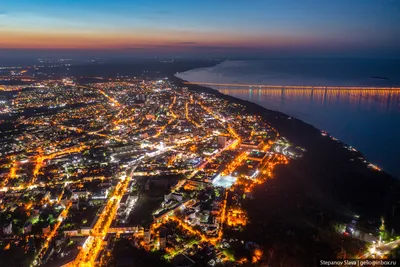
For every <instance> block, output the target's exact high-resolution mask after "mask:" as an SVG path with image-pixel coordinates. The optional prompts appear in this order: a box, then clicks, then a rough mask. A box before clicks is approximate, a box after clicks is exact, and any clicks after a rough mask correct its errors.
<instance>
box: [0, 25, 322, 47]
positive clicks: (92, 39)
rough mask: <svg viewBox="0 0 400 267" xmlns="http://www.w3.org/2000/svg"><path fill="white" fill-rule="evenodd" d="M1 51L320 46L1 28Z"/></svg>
mask: <svg viewBox="0 0 400 267" xmlns="http://www.w3.org/2000/svg"><path fill="white" fill-rule="evenodd" d="M0 35H1V36H2V37H3V38H1V39H0V48H3V49H4V48H5V49H10V48H12V49H133V50H134V49H135V48H136V49H143V48H145V49H162V50H165V49H167V50H174V49H175V50H182V49H183V50H190V49H196V48H198V47H205V48H209V49H213V48H216V47H217V48H218V47H226V48H228V49H229V48H234V49H236V48H254V49H258V48H259V49H262V48H277V47H279V48H282V47H283V48H284V47H288V46H294V45H296V46H304V45H309V44H312V43H319V41H318V40H314V39H313V38H305V37H291V36H276V34H272V35H268V36H261V37H260V36H256V35H247V34H237V33H225V32H219V31H213V32H210V31H208V32H206V31H183V30H159V29H140V30H133V31H130V30H128V29H126V30H118V29H116V30H115V31H104V30H101V29H98V30H70V29H53V28H49V29H34V30H26V29H7V28H5V29H0Z"/></svg>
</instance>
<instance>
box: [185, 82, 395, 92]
mask: <svg viewBox="0 0 400 267" xmlns="http://www.w3.org/2000/svg"><path fill="white" fill-rule="evenodd" d="M184 84H187V85H202V86H217V87H232V88H231V89H243V87H251V88H254V89H287V90H304V89H308V90H399V91H400V87H368V86H314V85H270V84H240V83H206V82H184Z"/></svg>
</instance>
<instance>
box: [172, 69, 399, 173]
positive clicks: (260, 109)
mask: <svg viewBox="0 0 400 267" xmlns="http://www.w3.org/2000/svg"><path fill="white" fill-rule="evenodd" d="M173 77H174V79H176V81H177V82H178V83H179V84H180V86H186V87H188V88H189V90H192V91H194V92H205V93H210V94H213V95H215V96H217V97H222V98H223V99H226V100H229V101H234V102H236V103H240V104H243V105H245V106H246V108H247V109H249V108H250V109H251V110H255V112H257V113H259V112H261V113H263V112H266V113H267V114H268V113H271V115H275V116H279V118H278V117H276V118H275V119H289V118H290V120H296V121H297V123H301V124H304V125H305V126H307V128H309V129H310V130H311V129H312V130H314V131H317V132H318V133H319V134H320V133H321V132H322V131H324V130H321V129H319V128H317V127H316V126H314V125H312V124H310V123H307V122H305V121H303V120H301V119H299V118H296V117H295V116H289V115H288V114H285V113H283V112H281V111H277V110H271V109H268V108H266V107H263V106H261V105H259V104H257V103H255V102H251V101H248V100H243V99H240V98H237V97H234V96H231V95H227V94H224V93H221V92H220V91H218V90H216V89H213V88H211V87H207V86H205V85H201V84H196V83H189V84H188V83H187V82H188V81H187V80H184V79H182V78H179V77H177V76H175V75H173ZM399 90H400V89H399ZM251 106H253V107H251ZM324 132H326V131H324ZM326 133H327V134H328V135H329V136H331V135H330V133H329V132H326ZM289 140H291V138H290V139H289ZM334 141H335V142H337V143H339V144H341V145H344V146H350V145H348V144H346V143H344V142H343V141H341V140H339V139H336V140H334ZM357 153H359V154H360V156H361V157H363V158H366V157H365V156H364V154H362V152H361V151H358V150H357ZM369 163H372V162H369ZM372 164H373V163H372ZM381 172H384V173H386V174H388V175H390V176H392V177H393V178H395V179H399V180H400V177H396V176H394V175H392V174H391V173H388V172H386V171H385V170H384V169H383V170H381Z"/></svg>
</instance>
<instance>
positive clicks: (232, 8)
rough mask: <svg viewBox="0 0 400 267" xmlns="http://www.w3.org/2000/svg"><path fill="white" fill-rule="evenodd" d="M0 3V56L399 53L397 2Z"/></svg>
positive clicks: (92, 0)
mask: <svg viewBox="0 0 400 267" xmlns="http://www.w3.org/2000/svg"><path fill="white" fill-rule="evenodd" d="M1 2H2V5H1V6H0V36H1V38H0V49H2V52H0V56H1V55H5V54H8V55H11V54H13V52H14V53H15V52H17V51H18V53H19V52H20V51H25V52H27V51H35V52H36V53H44V54H46V53H47V51H49V50H53V52H52V53H54V50H57V51H60V52H61V51H64V52H65V51H72V50H75V53H77V52H76V51H87V50H89V51H91V53H94V54H96V53H98V54H102V53H104V51H106V52H107V51H108V52H110V53H111V52H112V53H116V54H121V55H123V54H159V55H228V54H229V55H257V54H260V55H261V54H262V55H267V56H273V55H286V56H296V55H302V56H313V55H318V56H334V57H337V56H344V57H349V56H355V57H357V56H362V57H366V56H371V57H399V55H400V22H399V21H400V1H398V0H375V1H372V0H347V1H345V0H336V1H321V0H320V1H317V0H315V1H310V0H302V1H299V0H279V1H276V0H233V1H228V0H203V1H197V0H185V1H179V0H169V1H165V0H159V1H152V0H146V1H142V0H135V1H132V0H129V1H128V0H113V1H109V0H57V1H54V0H35V1H32V0H18V1H16V0H2V1H1ZM96 51H97V52H96ZM100 51H101V52H100ZM71 53H72V52H71ZM78 54H79V53H78Z"/></svg>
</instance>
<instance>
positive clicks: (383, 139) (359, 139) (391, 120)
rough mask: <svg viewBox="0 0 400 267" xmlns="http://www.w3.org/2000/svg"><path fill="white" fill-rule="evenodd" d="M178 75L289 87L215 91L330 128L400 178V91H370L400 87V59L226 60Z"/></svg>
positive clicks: (340, 137) (220, 81)
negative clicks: (309, 86)
mask: <svg viewBox="0 0 400 267" xmlns="http://www.w3.org/2000/svg"><path fill="white" fill-rule="evenodd" d="M177 76H178V77H179V78H181V79H184V80H188V81H191V82H207V83H222V84H257V85H259V84H260V85H261V84H262V85H285V86H289V87H288V88H287V89H281V88H276V89H270V88H268V89H263V88H260V87H259V86H253V87H251V88H250V87H234V86H233V87H232V86H229V87H228V86H209V87H212V88H214V89H218V90H219V91H220V92H222V93H224V94H228V95H231V96H234V97H237V98H241V99H244V100H249V101H251V102H254V103H257V104H259V105H261V106H263V107H266V108H268V109H271V110H277V111H280V112H283V113H285V114H288V115H290V116H292V117H296V118H298V119H301V120H303V121H305V122H307V123H310V124H312V125H314V126H315V127H317V128H319V129H322V130H325V131H327V132H329V133H330V134H331V135H333V136H334V137H336V138H338V139H340V140H341V141H343V142H345V143H347V144H349V145H352V146H353V147H355V148H356V149H358V150H360V151H361V152H362V153H363V154H364V155H365V156H366V157H367V158H368V159H369V160H370V161H371V162H372V163H375V164H376V165H378V166H380V167H382V168H383V169H385V170H386V171H387V172H389V173H391V174H393V175H395V176H396V177H400V155H399V152H400V89H399V90H371V89H366V88H367V87H399V88H400V61H394V60H266V61H225V62H223V63H221V64H218V65H216V66H214V67H210V68H202V69H194V70H190V71H187V72H183V73H179V74H177ZM290 85H312V86H362V87H364V88H365V89H361V90H343V89H340V90H325V89H318V90H317V89H313V90H312V89H300V90H299V89H296V90H293V89H290ZM326 153H329V151H327V152H326Z"/></svg>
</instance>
